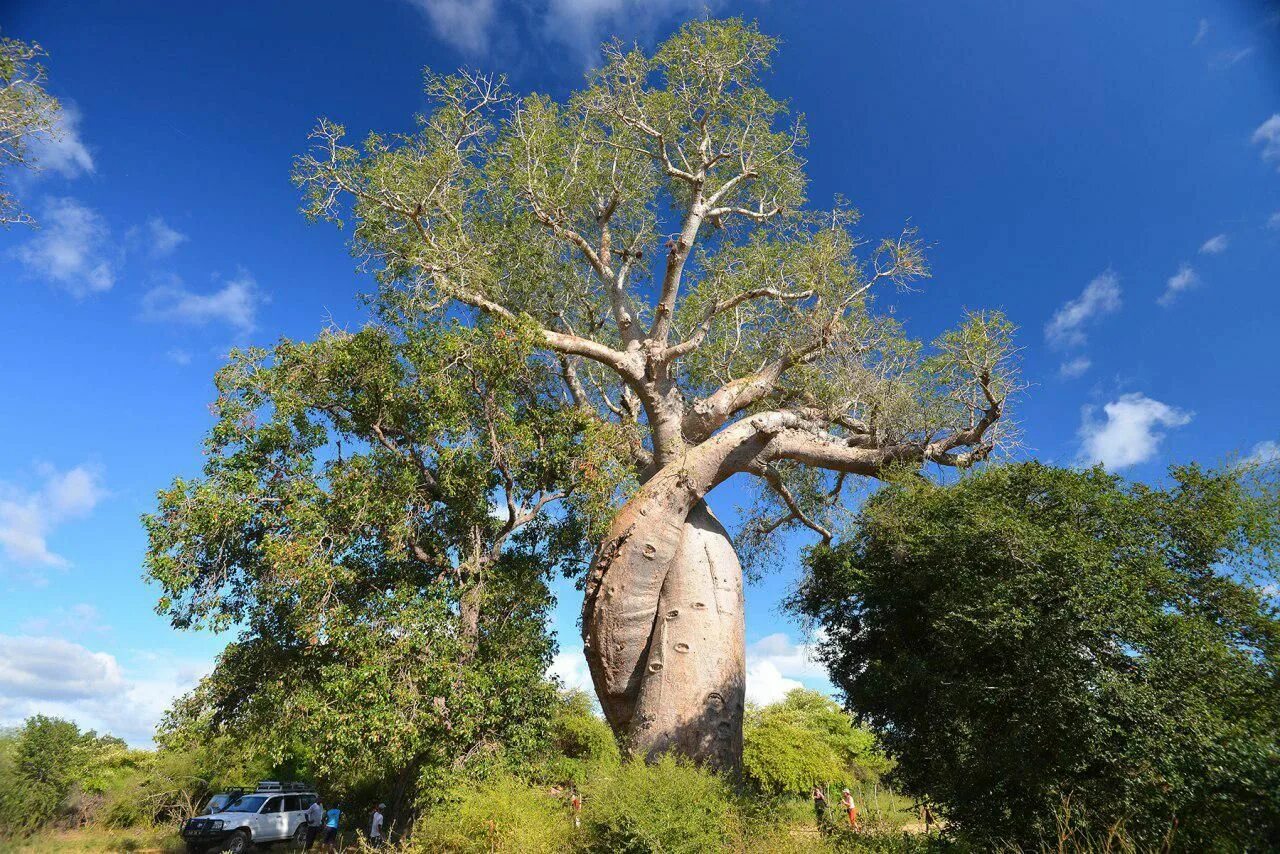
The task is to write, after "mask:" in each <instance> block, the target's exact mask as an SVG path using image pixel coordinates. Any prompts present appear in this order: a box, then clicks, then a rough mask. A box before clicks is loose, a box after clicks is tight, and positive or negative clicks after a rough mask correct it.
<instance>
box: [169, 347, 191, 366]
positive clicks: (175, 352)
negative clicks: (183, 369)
mask: <svg viewBox="0 0 1280 854" xmlns="http://www.w3.org/2000/svg"><path fill="white" fill-rule="evenodd" d="M164 356H165V358H166V359H168V360H169V361H170V362H173V363H174V364H175V365H189V364H191V354H190V353H189V352H187V351H186V350H183V349H182V348H181V347H174V348H173V349H172V350H169V351H168V352H166V353H165V354H164Z"/></svg>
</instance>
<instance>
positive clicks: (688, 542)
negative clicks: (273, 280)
mask: <svg viewBox="0 0 1280 854" xmlns="http://www.w3.org/2000/svg"><path fill="white" fill-rule="evenodd" d="M774 49H775V40H774V39H772V38H770V37H768V36H766V35H764V34H762V33H760V32H759V31H758V30H757V28H756V27H755V26H753V25H749V24H744V23H743V22H741V21H737V20H727V21H700V22H695V23H690V24H687V25H686V26H685V27H683V28H682V29H681V30H680V31H679V32H678V33H677V34H676V35H674V36H673V37H672V38H670V39H669V40H668V41H667V42H666V43H665V44H663V45H661V46H660V47H659V48H658V49H657V50H656V51H655V52H653V53H652V54H651V55H650V54H647V53H645V52H644V51H642V50H640V49H638V48H636V49H628V48H626V47H624V46H623V45H622V44H621V43H618V42H615V43H613V44H610V45H607V46H606V47H605V48H604V63H603V65H602V67H601V68H600V69H599V70H598V71H595V72H593V73H592V74H591V76H590V78H589V81H588V85H587V86H586V87H585V88H584V89H583V90H581V91H580V92H578V93H576V94H574V95H573V96H571V97H569V98H568V99H566V100H565V101H563V102H560V101H556V100H553V99H551V98H549V97H546V96H543V95H530V96H528V97H515V96H513V95H512V94H511V93H510V92H509V91H508V90H507V88H506V85H505V81H504V79H503V78H500V77H488V76H484V75H480V74H473V73H461V74H459V75H456V76H449V77H440V76H435V75H431V74H430V73H428V75H427V78H426V80H427V82H426V90H427V94H428V96H429V97H430V98H431V100H432V104H433V109H432V110H431V112H430V113H429V114H428V115H425V116H423V117H421V118H420V119H419V127H418V130H417V131H416V132H415V133H412V134H407V135H400V136H394V137H383V136H378V135H372V136H370V137H369V138H368V139H367V140H366V142H365V143H364V144H363V145H362V146H360V147H359V148H357V147H353V146H350V145H348V144H346V143H344V141H343V140H344V135H345V131H344V129H343V128H342V127H341V126H340V125H337V124H334V123H331V122H329V121H323V120H322V121H321V122H320V123H319V125H318V127H317V128H316V130H315V132H314V133H313V139H314V142H315V147H314V148H313V150H312V151H311V152H310V153H308V154H306V155H304V156H303V157H301V158H299V161H298V163H297V168H296V173H295V177H296V180H297V182H298V183H299V185H300V186H302V187H303V188H304V190H305V194H306V198H307V203H306V208H305V210H306V211H307V213H308V214H309V215H310V216H312V217H316V218H323V219H330V220H334V221H338V222H339V223H341V221H342V219H344V218H351V219H352V220H353V221H354V223H355V228H354V235H353V252H354V253H355V254H356V255H357V256H358V257H359V258H361V259H362V260H363V261H364V262H365V263H366V264H367V265H368V266H369V267H370V268H371V269H372V270H373V271H374V272H375V273H376V275H377V277H378V280H379V283H380V288H379V296H378V300H377V301H378V304H379V306H380V309H381V311H382V312H383V314H384V316H385V317H388V318H392V319H394V320H395V322H408V323H435V322H439V320H440V318H442V317H444V316H445V315H446V314H447V315H448V316H449V317H451V318H457V317H466V316H471V317H477V318H478V317H479V316H481V315H484V316H487V317H489V318H493V319H500V320H504V321H506V322H509V323H510V324H513V325H515V326H518V327H519V328H521V329H523V330H524V333H525V334H528V335H529V336H531V338H532V340H533V341H534V342H535V344H536V345H537V347H538V348H539V349H540V350H541V351H542V352H543V353H544V354H545V355H546V357H547V358H548V359H551V360H554V363H555V364H556V366H557V369H558V371H559V373H560V377H561V379H562V382H563V387H564V388H563V395H564V399H565V403H566V404H567V405H571V406H576V407H581V408H582V409H583V410H585V411H588V412H591V413H594V415H593V417H596V418H599V419H601V420H603V421H608V422H610V423H612V424H613V425H615V426H618V425H621V426H622V427H625V428H626V430H627V435H628V436H629V437H630V447H629V452H628V453H629V455H630V464H631V465H632V467H633V470H634V472H635V478H634V484H633V486H632V487H631V488H629V489H626V490H624V491H623V492H622V493H621V494H620V495H619V497H618V507H617V511H616V514H615V516H614V518H613V521H612V526H611V528H610V529H609V532H608V535H607V536H606V537H605V538H604V540H603V542H601V543H600V544H599V547H598V549H597V551H596V555H595V558H594V562H593V565H592V567H591V569H590V571H589V574H588V576H587V578H586V582H585V598H584V603H583V610H582V632H583V639H584V641H585V653H586V657H587V661H588V663H589V666H590V670H591V675H592V678H593V680H594V683H595V687H596V691H597V693H598V696H599V699H600V702H601V705H602V707H603V709H604V712H605V715H606V717H607V718H608V720H609V722H610V724H611V725H612V726H613V727H614V729H615V731H616V732H617V733H618V734H619V736H620V737H621V738H622V740H623V742H624V744H626V745H627V746H629V748H630V749H631V750H632V751H633V752H635V753H637V754H639V755H646V756H652V755H655V754H656V753H660V752H663V751H667V750H673V749H674V750H676V751H678V752H680V753H683V754H686V755H688V756H691V757H694V758H695V759H697V760H699V761H702V762H705V763H708V764H711V765H713V766H720V767H731V766H734V765H736V764H737V762H738V760H739V757H740V755H741V745H742V712H743V702H744V691H745V660H744V659H745V645H744V623H743V590H742V585H743V573H742V567H741V564H740V562H739V559H738V556H737V554H736V553H735V548H734V544H733V543H732V541H731V540H730V537H729V534H728V533H727V532H726V530H725V528H724V527H723V526H722V525H721V524H720V522H719V521H717V519H716V518H715V516H714V515H712V513H711V511H710V510H709V509H708V507H707V504H706V497H707V495H708V493H709V492H711V491H712V490H713V489H715V487H716V486H718V485H720V484H722V483H724V482H725V481H726V480H727V479H729V478H730V477H732V476H734V475H737V474H743V475H748V476H752V477H754V479H756V480H757V481H758V483H759V485H760V487H761V501H760V503H759V506H758V507H757V510H758V511H759V512H758V513H757V514H756V515H755V516H753V517H752V518H751V519H749V520H748V521H747V522H746V523H745V525H744V529H743V531H742V532H741V536H742V537H744V538H746V540H747V541H749V542H751V543H752V544H753V550H754V548H755V546H756V545H757V544H759V543H760V542H762V541H763V540H764V539H766V538H769V537H776V536H777V535H778V534H779V533H780V532H783V531H786V530H788V529H793V528H798V527H804V528H808V529H811V530H812V531H813V532H814V533H816V535H817V536H819V537H822V538H824V539H830V538H831V536H832V534H833V531H834V521H833V520H834V519H835V513H834V510H833V508H835V507H837V506H838V504H839V502H840V500H841V497H842V495H843V494H844V493H845V491H846V490H848V489H851V488H853V487H854V484H855V482H856V481H858V480H859V479H860V478H877V477H881V476H883V475H885V474H886V473H887V472H889V471H891V470H894V469H899V468H902V467H908V468H910V467H919V466H922V465H924V464H927V463H936V464H939V465H942V466H949V467H956V468H963V467H965V466H969V465H971V464H973V463H975V462H977V461H979V460H982V459H984V458H986V457H987V456H988V455H989V454H990V453H991V452H992V450H993V449H994V448H995V447H996V445H997V442H998V441H999V440H1000V433H1001V430H1002V422H1001V418H1002V415H1003V414H1004V409H1005V402H1006V399H1007V397H1008V395H1009V393H1010V390H1011V376H1012V374H1011V366H1010V364H1009V362H1010V359H1011V356H1012V346H1011V343H1010V336H1011V328H1010V326H1009V324H1008V322H1007V321H1006V320H1005V319H1004V318H1003V317H1002V316H1000V315H999V314H996V313H973V314H969V315H968V316H967V317H966V318H965V319H964V320H963V322H962V323H961V325H960V326H959V327H957V329H955V330H954V331H952V332H949V333H947V334H945V335H943V336H941V337H940V338H939V339H938V340H937V341H936V342H934V345H933V346H932V347H931V348H925V347H923V346H921V345H920V344H917V343H915V342H913V341H911V340H909V339H907V338H906V337H905V335H904V334H903V332H902V330H901V328H900V327H899V325H898V324H897V323H895V322H894V321H893V320H892V318H891V317H890V316H888V315H887V314H884V313H879V312H876V311H875V310H874V306H873V302H874V297H875V295H876V292H877V291H878V290H880V289H882V288H885V287H899V288H907V287H910V286H911V284H912V283H914V282H918V281H919V280H921V279H923V278H925V277H927V276H928V275H929V271H928V268H927V264H926V260H925V257H924V246H923V244H922V242H921V241H920V239H919V238H918V237H917V235H916V233H915V232H914V230H912V229H910V228H907V229H905V230H904V231H902V233H900V234H898V235H897V236H895V237H892V238H890V239H885V240H881V241H878V242H875V243H874V244H868V243H867V242H866V241H863V240H861V239H859V237H858V236H857V235H856V232H855V229H856V226H857V222H858V217H857V215H856V212H855V211H853V210H852V209H851V208H849V207H848V206H847V205H845V204H844V203H843V202H841V201H839V200H837V202H836V204H834V205H833V206H832V207H831V208H830V209H825V210H819V209H815V208H814V207H812V206H810V205H808V203H807V199H806V178H805V171H804V167H805V161H804V159H803V156H802V152H803V150H804V148H805V146H806V143H807V136H806V132H805V129H804V123H803V120H802V119H801V118H799V117H791V116H790V115H789V112H788V108H787V105H786V104H785V103H784V102H782V101H779V100H776V99H774V98H773V97H771V96H770V95H769V94H768V93H767V92H766V91H765V89H764V88H762V86H761V83H760V81H761V76H762V74H763V73H764V72H765V71H766V70H767V68H768V65H769V62H770V59H771V56H772V53H773V51H774ZM851 475H852V476H853V477H850V476H851Z"/></svg>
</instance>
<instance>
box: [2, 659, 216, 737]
mask: <svg viewBox="0 0 1280 854" xmlns="http://www.w3.org/2000/svg"><path fill="white" fill-rule="evenodd" d="M133 658H134V661H133V662H132V666H130V667H123V666H122V665H121V664H120V662H119V661H118V660H117V658H116V657H115V656H114V655H111V654H110V653H106V652H97V651H94V650H91V649H89V648H87V647H85V646H83V645H81V644H78V643H74V642H71V641H68V640H66V639H64V638H60V637H55V636H32V635H18V636H12V635H0V726H12V725H16V724H20V723H21V722H22V721H23V720H24V719H26V718H28V717H30V716H31V715H35V714H45V715H53V716H57V717H63V718H67V719H69V720H73V721H75V722H76V723H77V724H79V725H80V726H81V727H83V728H90V729H96V730H98V731H99V732H109V733H111V734H113V735H117V736H120V737H121V738H123V739H125V740H126V741H127V742H129V743H130V744H131V745H133V746H135V747H146V746H149V745H150V743H151V739H152V737H153V735H154V734H155V726H156V724H157V723H158V722H159V720H160V718H161V717H162V716H163V715H164V712H165V710H166V709H168V708H169V706H170V705H171V704H172V702H173V700H174V698H175V697H177V696H179V695H180V694H183V693H185V692H186V691H188V690H190V689H191V688H192V687H193V686H194V685H195V684H196V682H198V681H199V679H200V678H201V677H202V676H203V675H204V674H205V673H207V672H208V671H209V669H210V663H209V662H207V661H194V660H183V659H177V658H173V657H170V656H165V655H160V654H157V653H151V652H142V653H137V654H135V655H134V656H133Z"/></svg>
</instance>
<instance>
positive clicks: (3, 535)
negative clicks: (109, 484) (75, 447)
mask: <svg viewBox="0 0 1280 854" xmlns="http://www.w3.org/2000/svg"><path fill="white" fill-rule="evenodd" d="M40 471H41V473H42V475H43V478H44V482H43V484H42V485H41V486H40V487H39V488H38V489H36V490H34V491H32V490H24V489H22V488H20V487H17V486H14V485H12V484H6V483H3V482H0V549H2V550H3V552H4V554H5V556H6V557H7V558H8V559H9V560H10V561H13V562H14V563H15V564H18V565H22V566H33V565H41V566H54V567H57V566H66V565H67V561H66V559H65V558H63V557H62V556H60V555H57V554H55V553H53V552H52V551H50V549H49V543H48V538H49V537H50V536H51V535H52V533H53V532H54V530H55V529H56V528H57V527H58V526H59V525H61V524H63V523H64V522H68V521H70V520H72V519H76V518H80V517H82V516H86V515H88V514H89V513H90V512H91V511H92V510H93V508H94V507H96V506H97V504H98V502H99V501H101V500H102V498H103V496H105V495H106V492H105V490H103V488H102V484H101V480H100V478H99V476H98V474H97V473H96V472H94V471H92V470H90V469H88V468H86V467H85V466H77V467H76V468H73V469H70V470H69V471H65V472H59V471H57V470H56V469H53V468H50V467H47V466H46V467H42V468H41V470H40Z"/></svg>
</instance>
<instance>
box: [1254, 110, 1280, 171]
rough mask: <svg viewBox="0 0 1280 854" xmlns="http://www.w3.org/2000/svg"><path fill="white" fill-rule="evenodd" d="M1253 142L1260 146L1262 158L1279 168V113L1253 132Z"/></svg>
mask: <svg viewBox="0 0 1280 854" xmlns="http://www.w3.org/2000/svg"><path fill="white" fill-rule="evenodd" d="M1252 139H1253V144H1254V145H1260V146H1262V159H1263V160H1264V161H1265V162H1267V163H1275V164H1277V166H1276V168H1277V169H1280V113H1276V114H1275V115H1273V116H1272V117H1271V118H1269V119H1267V120H1266V121H1265V122H1263V123H1262V124H1260V125H1258V129H1257V130H1255V131H1254V132H1253V137H1252Z"/></svg>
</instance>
